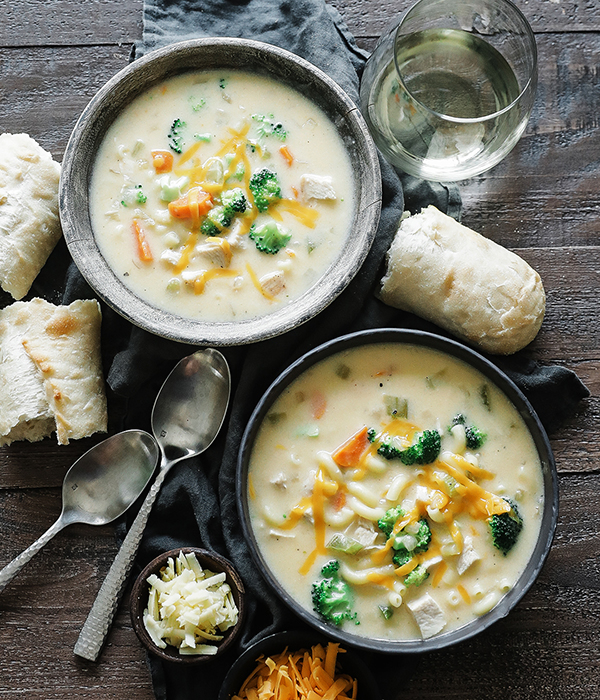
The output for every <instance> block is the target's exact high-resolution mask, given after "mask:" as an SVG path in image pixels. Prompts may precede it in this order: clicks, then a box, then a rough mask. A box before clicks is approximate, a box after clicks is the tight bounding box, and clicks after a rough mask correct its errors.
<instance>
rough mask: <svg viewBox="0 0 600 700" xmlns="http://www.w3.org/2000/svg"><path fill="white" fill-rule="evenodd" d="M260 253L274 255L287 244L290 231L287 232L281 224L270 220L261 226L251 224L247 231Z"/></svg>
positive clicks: (290, 235)
mask: <svg viewBox="0 0 600 700" xmlns="http://www.w3.org/2000/svg"><path fill="white" fill-rule="evenodd" d="M248 235H249V236H250V238H251V239H252V240H253V241H254V243H255V244H256V247H257V248H258V249H259V250H260V252H261V253H269V254H270V255H275V253H278V252H279V251H280V250H281V249H282V248H285V246H286V245H287V244H288V242H289V240H290V238H291V237H292V234H291V233H288V232H287V231H286V230H285V229H284V228H283V227H282V226H280V225H279V224H277V223H275V222H274V221H270V222H269V223H266V224H263V225H262V226H256V225H254V224H252V226H251V227H250V231H249V233H248Z"/></svg>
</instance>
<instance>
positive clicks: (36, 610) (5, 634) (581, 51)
mask: <svg viewBox="0 0 600 700" xmlns="http://www.w3.org/2000/svg"><path fill="white" fill-rule="evenodd" d="M198 1H199V2H201V1H202V0H198ZM410 3H411V0H335V3H334V4H335V5H336V6H337V7H338V9H339V10H340V11H341V13H342V15H343V16H344V18H345V19H346V21H347V23H348V25H349V27H350V29H351V30H352V31H353V33H354V34H355V36H356V37H357V38H358V41H359V43H360V45H361V46H363V47H365V48H367V49H371V48H372V47H373V46H374V43H375V40H376V38H377V37H378V36H379V35H380V34H381V32H382V30H383V28H384V27H385V26H386V24H387V23H388V21H390V19H392V18H393V17H394V16H397V15H398V13H399V12H400V11H402V10H403V9H405V8H406V7H407V6H408V5H409V4H410ZM517 4H518V5H519V6H520V7H521V9H522V10H523V11H524V13H525V14H526V15H527V17H528V18H529V20H530V22H531V24H532V26H533V29H534V31H535V33H536V37H537V42H538V48H539V69H540V81H539V89H538V94H537V100H536V104H535V109H534V113H533V116H532V119H531V121H530V124H529V126H528V129H527V133H526V135H525V136H524V137H523V139H522V140H521V142H520V143H519V144H518V146H517V147H516V149H515V150H514V151H513V152H512V153H511V154H510V155H509V157H508V158H507V159H506V160H505V161H504V162H503V163H501V164H500V165H499V166H497V167H496V168H495V169H494V170H492V171H491V172H490V173H489V174H488V175H486V176H484V177H479V178H476V179H474V180H472V181H469V182H465V183H461V192H462V197H463V202H464V209H463V222H464V223H466V224H467V225H469V226H471V227H472V228H474V229H475V230H478V231H480V232H481V233H483V234H485V235H486V236H489V237H490V238H492V239H494V240H495V241H497V242H498V243H500V244H502V245H505V246H507V247H510V248H513V249H516V250H517V251H518V252H519V254H520V255H522V256H523V257H524V258H525V259H526V260H527V261H529V262H530V263H531V264H532V265H533V266H534V267H535V268H536V269H537V270H538V271H539V272H540V274H541V276H542V278H543V281H544V284H545V287H546V292H547V296H548V306H547V315H546V318H545V320H544V324H543V327H542V330H541V332H540V334H539V336H538V338H537V339H536V340H535V341H534V343H533V344H532V345H531V347H530V348H529V349H528V352H529V353H530V354H531V356H533V357H534V358H536V359H538V360H540V361H542V362H544V363H558V364H562V365H564V366H567V367H570V368H572V369H573V370H575V371H576V372H577V373H578V374H579V376H580V377H581V378H582V379H583V381H584V382H585V383H586V384H587V386H588V387H589V388H590V390H591V392H592V397H591V398H590V399H588V400H586V401H584V402H582V404H581V407H580V410H579V412H578V414H577V415H575V416H573V417H572V418H571V419H570V420H569V421H568V422H566V423H565V424H564V425H562V426H561V427H560V428H559V429H557V430H555V431H554V432H553V433H552V434H551V435H550V438H551V442H552V446H553V449H554V451H555V456H556V460H557V464H558V469H559V472H560V497H561V503H560V518H559V524H558V530H557V534H556V539H555V541H554V545H553V548H552V551H551V553H550V557H549V559H548V561H547V563H546V565H545V567H544V569H543V571H542V573H541V575H540V577H539V579H538V581H537V582H536V584H535V585H534V587H533V588H532V589H531V591H530V592H529V593H528V595H527V596H526V597H525V598H524V600H523V601H522V602H521V603H520V604H519V605H518V606H517V608H516V609H515V610H514V611H513V613H512V614H511V615H509V616H508V618H507V619H505V620H503V621H501V622H499V623H497V624H496V625H495V626H493V627H492V628H491V629H489V630H488V631H486V632H485V633H484V634H482V635H481V636H479V637H477V638H476V639H475V640H472V641H471V642H468V643H465V644H463V645H461V646H459V647H456V648H453V649H448V650H444V651H440V652H437V653H433V654H431V655H427V656H423V657H419V658H417V659H415V665H416V671H415V673H414V675H413V676H412V678H411V680H410V682H409V683H408V684H406V683H405V682H403V679H402V678H399V679H398V700H400V699H402V700H404V699H408V698H410V699H411V700H414V699H416V698H419V699H420V700H425V699H426V698H455V699H458V700H480V699H481V700H484V699H485V700H488V699H490V700H495V699H499V698H503V699H504V698H505V699H507V700H508V699H510V700H526V699H527V700H529V699H532V698H543V699H549V700H550V699H554V698H557V699H558V698H560V700H574V699H576V698H577V699H579V698H580V699H581V700H592V699H593V698H600V648H599V647H600V644H599V642H600V594H599V588H600V566H599V555H600V517H599V513H600V508H599V505H598V501H599V497H600V469H599V464H600V427H599V421H598V419H599V413H600V407H599V402H598V398H597V397H598V394H599V393H600V372H599V364H600V347H599V346H600V342H599V341H600V320H599V317H600V245H599V243H600V241H599V234H600V221H599V219H598V213H599V212H600V185H599V184H598V173H599V170H600V117H599V115H600V78H599V64H600V12H599V10H600V7H599V6H598V2H597V0H517ZM141 31H142V0H83V1H82V0H11V2H10V3H9V2H8V0H6V1H5V2H2V3H1V5H0V132H4V131H7V132H13V133H16V132H21V131H24V132H27V133H29V134H30V135H31V136H33V137H34V138H35V139H37V140H38V141H39V142H40V143H41V145H42V146H44V147H45V148H46V149H47V150H49V151H51V152H52V153H53V155H54V157H55V158H56V159H58V160H60V159H61V158H62V155H63V152H64V149H65V146H66V143H67V140H68V137H69V134H70V132H71V130H72V128H73V126H74V124H75V121H76V119H77V117H78V115H79V114H80V112H81V111H82V109H83V108H84V106H85V105H86V103H87V102H88V100H89V99H90V98H91V97H92V96H93V95H94V93H95V92H96V91H97V90H98V88H100V87H101V86H102V84H103V83H104V82H105V81H106V80H107V79H108V78H110V77H111V76H112V75H114V73H116V72H117V71H118V70H119V69H120V68H122V67H123V66H125V65H126V63H127V62H128V58H129V54H130V49H131V46H132V43H133V42H135V41H136V40H138V39H139V38H140V37H141ZM93 443H94V440H93V439H90V440H84V441H82V442H80V443H78V444H74V445H72V446H69V447H68V448H59V447H57V445H56V444H55V442H54V441H53V440H46V441H44V442H42V443H38V444H35V445H29V444H14V445H12V446H11V447H9V448H5V449H0V566H3V565H4V564H6V563H7V562H8V561H10V560H11V559H12V558H13V557H14V556H16V555H17V554H18V553H19V552H21V551H22V550H23V549H25V548H26V547H27V546H29V545H30V544H31V543H32V542H33V541H34V540H35V539H37V537H39V535H40V534H41V533H42V532H44V531H45V530H46V529H47V528H48V527H49V526H50V524H51V523H52V522H54V520H55V519H56V518H57V517H58V515H59V512H60V505H61V489H60V485H61V483H62V479H63V476H64V474H65V472H66V470H67V468H68V466H69V465H70V464H71V463H72V462H73V460H74V459H75V458H76V457H77V456H79V455H80V454H81V453H83V452H84V451H85V449H87V448H88V447H89V446H91V444H93ZM115 553H116V545H115V541H114V534H113V529H112V527H110V526H106V527H102V528H92V527H89V526H71V527H70V528H68V529H67V530H64V531H63V532H62V533H59V535H58V536H57V537H56V538H55V539H54V540H52V542H50V543H49V544H48V545H47V546H46V547H45V549H44V550H43V551H42V552H41V553H40V554H38V555H37V556H36V557H35V558H34V559H33V560H32V562H31V563H30V564H29V565H28V566H27V567H26V568H25V569H24V570H23V571H22V572H21V574H20V575H19V576H18V577H17V578H16V579H15V580H14V581H13V582H12V583H11V584H10V586H9V587H8V588H7V589H6V590H5V591H4V593H2V594H1V595H0V698H6V699H10V700H13V699H17V698H27V699H28V700H31V699H34V698H44V699H50V698H61V699H62V698H65V697H69V698H71V699H72V700H79V699H83V698H86V699H87V700H92V699H93V698H102V700H110V699H112V698H114V699H118V700H122V699H123V698H128V700H150V699H151V698H153V697H154V696H153V692H152V687H151V682H150V675H149V673H148V670H147V668H146V662H145V656H144V653H143V652H142V649H141V647H140V646H139V644H138V642H137V639H136V637H135V635H134V633H133V631H132V628H131V626H130V623H129V618H128V613H127V608H126V604H125V602H124V604H123V605H122V607H121V610H120V613H119V614H118V617H117V620H116V624H115V626H114V627H113V629H112V632H111V634H110V637H109V642H108V646H107V648H106V650H105V652H104V654H103V656H102V658H101V660H100V662H99V663H97V664H91V663H87V662H84V661H82V660H81V659H79V658H77V657H75V656H74V655H73V645H74V643H75V641H76V639H77V636H78V633H79V630H80V628H81V625H82V623H83V621H84V620H85V618H86V616H87V613H88V610H89V608H90V606H91V604H92V601H93V600H94V597H95V595H96V592H97V590H98V588H99V586H100V584H101V582H102V581H103V579H104V576H105V574H106V572H107V570H108V567H109V565H110V563H111V561H112V559H113V556H114V555H115ZM198 697H199V698H200V697H202V696H201V693H200V694H199V695H198ZM206 700H210V699H206Z"/></svg>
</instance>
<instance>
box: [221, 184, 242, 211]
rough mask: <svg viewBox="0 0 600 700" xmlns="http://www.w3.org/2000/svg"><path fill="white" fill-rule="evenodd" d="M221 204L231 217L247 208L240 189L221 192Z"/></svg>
mask: <svg viewBox="0 0 600 700" xmlns="http://www.w3.org/2000/svg"><path fill="white" fill-rule="evenodd" d="M221 204H222V205H223V206H224V207H225V211H226V212H227V213H229V214H231V215H234V214H242V213H243V212H245V211H246V209H247V207H248V200H247V199H246V195H245V194H244V191H243V190H242V189H241V188H239V187H234V188H233V189H232V190H226V191H225V192H223V194H222V195H221Z"/></svg>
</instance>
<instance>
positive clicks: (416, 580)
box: [404, 564, 429, 586]
mask: <svg viewBox="0 0 600 700" xmlns="http://www.w3.org/2000/svg"><path fill="white" fill-rule="evenodd" d="M428 576H429V571H427V569H426V568H425V567H424V566H423V565H422V564H418V565H417V566H416V567H415V568H414V569H413V570H412V571H411V572H410V574H408V576H407V577H406V578H405V579H404V585H405V586H420V585H421V584H422V583H423V581H425V579H426V578H427V577H428Z"/></svg>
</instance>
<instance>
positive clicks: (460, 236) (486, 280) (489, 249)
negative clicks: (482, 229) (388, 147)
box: [378, 206, 546, 355]
mask: <svg viewBox="0 0 600 700" xmlns="http://www.w3.org/2000/svg"><path fill="white" fill-rule="evenodd" d="M378 295H379V297H380V298H381V300H382V301H384V302H385V303H386V304H389V305H390V306H395V307H397V308H399V309H403V310H404V311H410V312H412V313H414V314H417V315H418V316H421V317H422V318H425V319H427V320H428V321H432V322H433V323H436V324H437V325H438V326H440V327H442V328H445V329H446V330H448V331H449V332H450V333H452V334H454V335H455V336H457V337H458V338H460V339H462V340H465V341H467V342H468V343H470V344H472V345H475V346H476V347H477V348H479V349H481V350H483V351H485V352H489V353H493V354H498V355H509V354H511V353H514V352H517V350H520V349H521V348H523V347H525V346H526V345H527V344H528V343H530V342H531V341H532V340H533V339H534V338H535V336H536V335H537V332H538V331H539V329H540V326H541V324H542V320H543V318H544V310H545V306H546V295H545V293H544V287H543V285H542V281H541V279H540V276H539V275H538V273H537V272H536V271H535V270H534V269H533V268H532V267H530V266H529V265H528V264H527V263H526V262H525V261H524V260H523V259H522V258H520V257H519V256H518V255H516V254H515V253H512V252H511V251H509V250H507V249H506V248H503V247H502V246H500V245H498V244H497V243H494V242H493V241H491V240H489V239H487V238H485V237H483V236H481V235H479V234H478V233H476V232H475V231H472V230H471V229H469V228H467V227H466V226H463V225H461V224H459V223H458V222H457V221H455V220H454V219H452V218H451V217H449V216H446V214H443V213H442V212H440V211H438V210H437V209H436V208H435V207H433V206H429V207H427V208H426V209H423V210H422V211H421V213H420V214H415V215H413V216H409V217H407V218H405V219H403V220H402V222H401V224H400V228H399V229H398V232H397V234H396V236H395V238H394V240H393V242H392V245H391V246H390V249H389V251H388V253H387V270H386V273H385V275H384V277H383V279H382V280H381V288H380V290H379V292H378Z"/></svg>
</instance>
